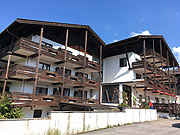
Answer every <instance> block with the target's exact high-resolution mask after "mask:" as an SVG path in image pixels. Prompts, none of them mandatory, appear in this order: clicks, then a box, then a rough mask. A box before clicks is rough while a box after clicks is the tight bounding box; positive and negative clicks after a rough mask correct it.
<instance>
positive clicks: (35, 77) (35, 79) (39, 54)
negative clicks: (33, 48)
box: [32, 27, 44, 107]
mask: <svg viewBox="0 0 180 135" xmlns="http://www.w3.org/2000/svg"><path fill="white" fill-rule="evenodd" d="M43 31H44V27H41V33H40V39H39V48H38V56H37V59H36V71H35V76H34V85H33V94H32V107H34V98H35V93H36V86H37V81H38V72H39V61H40V56H41V47H42V37H43Z"/></svg>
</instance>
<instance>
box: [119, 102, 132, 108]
mask: <svg viewBox="0 0 180 135" xmlns="http://www.w3.org/2000/svg"><path fill="white" fill-rule="evenodd" d="M118 107H126V108H129V107H130V106H129V105H128V104H126V103H121V104H119V105H118Z"/></svg>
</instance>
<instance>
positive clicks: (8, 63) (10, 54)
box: [2, 37, 14, 96]
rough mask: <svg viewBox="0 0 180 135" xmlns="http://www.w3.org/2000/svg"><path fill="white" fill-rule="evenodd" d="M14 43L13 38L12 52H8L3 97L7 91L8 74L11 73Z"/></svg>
mask: <svg viewBox="0 0 180 135" xmlns="http://www.w3.org/2000/svg"><path fill="white" fill-rule="evenodd" d="M13 43H14V37H12V39H11V45H10V50H9V52H8V61H7V66H6V74H5V78H4V79H5V80H4V85H3V91H2V96H3V95H4V93H5V90H6V84H7V80H8V73H9V66H10V63H11V56H12V49H13Z"/></svg>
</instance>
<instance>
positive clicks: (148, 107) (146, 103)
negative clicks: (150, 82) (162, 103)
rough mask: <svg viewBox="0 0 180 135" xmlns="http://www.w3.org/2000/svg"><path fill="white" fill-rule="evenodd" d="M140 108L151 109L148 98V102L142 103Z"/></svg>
mask: <svg viewBox="0 0 180 135" xmlns="http://www.w3.org/2000/svg"><path fill="white" fill-rule="evenodd" d="M140 108H145V109H150V106H149V101H148V98H146V102H142V104H141V106H140Z"/></svg>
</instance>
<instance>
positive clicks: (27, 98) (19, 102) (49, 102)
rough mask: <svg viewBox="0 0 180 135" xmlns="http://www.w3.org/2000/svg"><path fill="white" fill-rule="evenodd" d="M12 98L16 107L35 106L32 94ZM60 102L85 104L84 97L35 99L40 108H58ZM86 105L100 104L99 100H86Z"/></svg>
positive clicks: (58, 96) (18, 94) (44, 97)
mask: <svg viewBox="0 0 180 135" xmlns="http://www.w3.org/2000/svg"><path fill="white" fill-rule="evenodd" d="M10 97H11V98H12V99H13V103H14V105H15V106H19V107H29V106H32V105H33V103H32V94H31V93H22V92H12V93H11V94H10ZM60 102H66V103H68V102H71V103H72V102H75V103H83V102H82V97H70V96H60V95H45V94H36V95H35V98H34V104H35V105H40V106H56V107H58V106H59V103H60ZM84 103H85V104H88V103H94V104H98V100H95V99H85V100H84Z"/></svg>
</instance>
